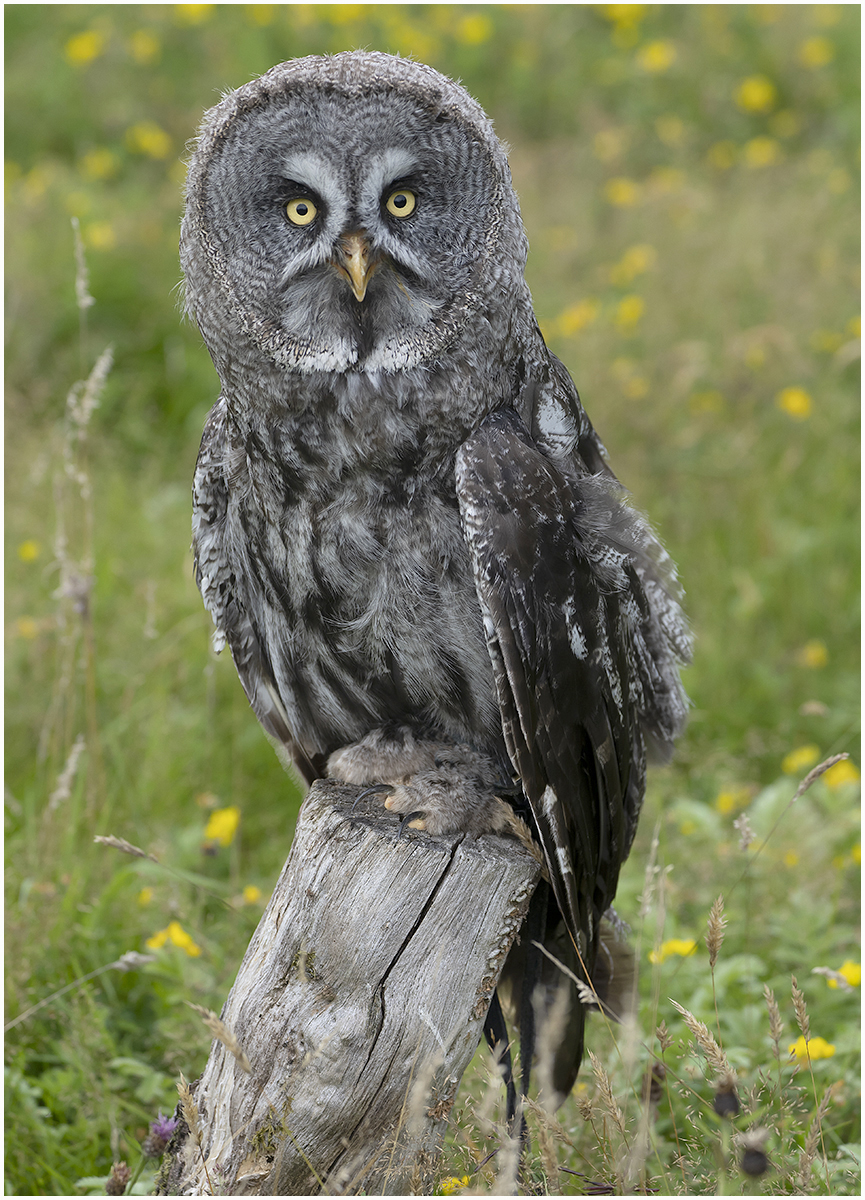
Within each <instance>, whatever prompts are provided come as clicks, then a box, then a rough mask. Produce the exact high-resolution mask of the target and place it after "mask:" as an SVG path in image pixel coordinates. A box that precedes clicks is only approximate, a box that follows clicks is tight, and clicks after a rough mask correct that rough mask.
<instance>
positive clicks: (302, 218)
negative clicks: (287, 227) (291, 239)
mask: <svg viewBox="0 0 865 1200" xmlns="http://www.w3.org/2000/svg"><path fill="white" fill-rule="evenodd" d="M285 215H286V216H287V217H288V219H289V221H291V223H292V225H311V224H312V222H313V221H314V220H315V218H316V217H317V216H318V209H317V208H316V206H315V205H314V204H313V202H312V201H311V200H310V199H309V197H308V196H297V197H295V199H294V200H289V202H288V204H286V206H285Z"/></svg>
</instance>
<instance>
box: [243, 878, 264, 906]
mask: <svg viewBox="0 0 865 1200" xmlns="http://www.w3.org/2000/svg"><path fill="white" fill-rule="evenodd" d="M260 899H261V888H260V887H256V886H255V884H254V883H248V884H247V885H246V887H245V888H244V889H243V903H244V904H258V902H259V900H260Z"/></svg>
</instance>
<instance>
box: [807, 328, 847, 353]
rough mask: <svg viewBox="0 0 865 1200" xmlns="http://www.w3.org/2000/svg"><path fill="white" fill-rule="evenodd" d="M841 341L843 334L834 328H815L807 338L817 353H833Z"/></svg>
mask: <svg viewBox="0 0 865 1200" xmlns="http://www.w3.org/2000/svg"><path fill="white" fill-rule="evenodd" d="M843 341H844V336H843V334H840V333H836V331H835V330H834V329H815V330H814V332H813V333H812V334H811V336H810V337H809V338H808V344H809V345H810V347H811V349H812V350H816V351H817V352H818V353H819V354H834V353H835V351H836V350H837V349H838V347H839V346H840V345H841V344H842V343H843Z"/></svg>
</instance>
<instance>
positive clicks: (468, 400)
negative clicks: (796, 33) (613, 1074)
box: [181, 51, 689, 1094]
mask: <svg viewBox="0 0 865 1200" xmlns="http://www.w3.org/2000/svg"><path fill="white" fill-rule="evenodd" d="M527 250H528V243H527V239H526V234H525V231H524V228H523V224H522V221H521V218H520V209H519V204H518V201H517V197H516V195H515V193H514V189H513V186H512V183H511V177H510V172H509V168H508V163H507V157H506V153H505V150H504V148H503V146H502V144H501V143H500V141H499V140H498V138H497V137H496V135H495V133H494V132H493V127H492V124H491V122H490V121H489V119H488V118H487V116H486V115H485V113H484V112H483V110H482V109H481V108H480V107H479V105H478V104H477V103H476V102H475V101H474V100H473V99H472V98H471V97H470V96H469V95H468V93H467V92H466V91H465V90H464V89H463V88H462V87H460V86H459V85H457V84H456V83H454V82H452V81H451V80H449V79H447V78H445V77H444V76H442V75H440V74H439V73H438V72H436V71H434V70H432V69H431V68H430V67H427V66H424V65H422V64H420V63H417V62H413V61H409V60H406V59H401V58H396V57H391V56H389V55H386V54H381V53H374V52H363V51H352V52H349V53H342V54H337V55H334V56H329V57H310V58H303V59H298V60H294V61H290V62H286V63H282V64H281V65H279V66H276V67H274V68H273V69H272V70H270V71H268V72H267V73H266V74H265V75H263V76H262V77H261V78H259V79H256V80H254V81H253V82H251V83H248V84H246V85H244V86H243V87H241V88H239V89H238V90H237V91H234V92H232V93H230V94H228V95H227V96H226V97H225V98H224V99H223V100H222V101H221V103H219V104H217V105H216V106H215V107H214V108H212V109H211V110H210V111H209V112H208V113H207V114H206V116H205V119H204V122H203V124H202V127H201V130H200V135H199V138H198V141H197V144H196V147H195V150H194V152H193V154H192V157H191V161H190V164H189V172H188V181H187V190H186V208H185V215H184V218H183V226H182V235H181V260H182V265H183V270H184V275H185V303H186V309H187V311H188V313H189V314H190V315H191V317H192V318H193V319H194V321H195V322H196V323H197V325H198V327H199V329H200V330H201V333H202V335H203V338H204V341H205V343H206V345H207V347H208V350H209V351H210V354H211V356H212V358H213V362H214V364H215V366H216V369H217V371H218V374H219V378H220V382H221V392H220V396H219V399H218V401H217V403H216V405H215V407H214V408H213V409H212V411H211V413H210V415H209V417H208V419H207V422H206V425H205V428H204V436H203V439H202V443H201V451H200V454H199V457H198V462H197V467H196V471H195V480H194V489H193V501H194V516H193V547H194V554H195V571H196V579H197V583H198V586H199V589H200V591H201V594H202V597H203V600H204V604H205V606H206V608H207V609H208V610H209V612H210V613H211V615H212V617H213V621H214V623H215V626H216V632H215V634H214V642H215V645H216V647H217V649H219V648H221V647H222V646H223V645H225V643H227V644H228V646H229V647H230V650H231V654H232V657H233V660H234V663H235V666H236V668H237V672H238V674H239V676H240V680H241V683H242V684H243V687H244V689H245V690H246V694H247V696H248V698H249V701H250V704H251V706H252V708H253V710H254V711H255V714H256V716H257V717H258V719H259V721H260V722H261V724H262V725H263V727H264V729H265V730H266V731H267V733H268V734H269V735H270V737H271V738H272V739H273V740H274V741H275V743H276V744H277V746H278V747H279V748H281V749H282V750H283V751H284V754H285V756H286V757H287V758H288V759H289V760H290V761H291V763H293V764H294V767H295V768H296V770H297V771H298V772H299V773H300V775H301V776H303V778H304V779H305V780H307V781H308V782H312V781H313V780H315V779H317V778H321V777H325V776H330V777H334V778H337V779H341V780H344V781H346V782H349V783H354V784H365V785H367V786H369V787H370V788H374V789H375V790H376V791H377V792H380V793H381V796H382V799H383V802H384V804H385V805H386V806H387V807H389V808H390V809H391V810H392V811H394V812H397V813H399V814H401V815H403V816H404V817H407V818H410V820H411V823H412V824H413V825H414V826H416V827H423V828H426V830H427V831H428V832H429V833H430V834H431V835H436V834H440V833H444V832H450V831H454V830H462V831H464V832H465V833H466V834H468V835H477V834H480V833H483V832H484V831H496V830H506V829H507V828H508V827H509V822H510V821H511V820H512V818H513V815H514V814H516V815H518V816H520V817H521V818H523V819H524V820H525V822H526V823H527V824H528V825H529V827H530V829H531V831H532V836H533V837H534V838H535V839H536V841H537V844H538V845H539V846H540V849H541V851H542V854H543V858H544V861H545V864H546V871H547V874H548V876H549V881H550V882H549V887H550V889H551V896H550V899H549V904H548V907H547V910H546V912H545V913H542V914H541V917H540V936H541V938H542V939H543V940H546V941H547V942H548V943H549V944H553V945H556V946H558V947H559V948H560V951H559V953H560V954H561V953H564V951H563V950H562V949H561V948H562V947H564V948H565V949H566V950H567V954H566V956H565V957H566V960H567V961H569V962H571V963H572V966H573V970H574V971H575V973H576V975H577V976H578V978H579V979H581V980H582V981H583V982H584V984H585V985H586V987H588V988H589V990H590V991H591V990H593V989H595V988H596V984H597V980H598V979H599V978H600V977H601V976H602V975H603V974H604V972H605V969H606V968H605V964H604V962H602V961H601V959H602V957H603V953H599V946H601V940H602V939H601V923H602V919H603V917H604V914H605V913H606V912H607V911H608V910H609V908H610V906H611V904H612V901H613V897H614V895H615V891H616V884H617V880H618V876H619V870H620V867H621V865H622V862H623V860H624V859H625V857H626V856H627V854H628V852H629V850H630V847H631V844H632V841H633V838H634V831H635V827H636V824H637V818H638V814H639V811H640V806H641V803H642V799H643V793H644V788H645V775H646V762H647V756H648V755H649V754H654V756H655V757H656V758H663V757H665V756H666V755H667V754H668V753H669V751H670V748H671V746H672V743H673V740H674V738H675V736H676V734H677V733H678V732H679V730H680V728H681V726H682V724H683V721H684V717H685V713H686V699H685V696H684V693H683V691H682V686H681V683H680V678H679V666H680V665H681V664H682V663H683V662H685V661H687V659H688V656H689V634H688V630H687V627H686V623H685V620H684V618H683V615H682V611H681V607H680V597H679V590H678V585H677V583H676V576H675V571H674V569H673V566H672V564H671V562H670V560H669V558H668V556H667V554H666V553H665V552H664V550H663V549H662V548H661V545H660V544H659V542H658V540H657V539H656V537H655V535H654V534H653V532H652V531H651V529H650V527H649V525H648V524H647V522H646V521H645V519H644V518H643V517H642V516H641V515H640V514H639V513H638V512H636V511H635V510H634V509H633V508H632V507H630V505H629V504H628V502H627V500H626V498H625V496H624V493H623V490H622V488H621V487H620V485H619V484H618V482H617V480H616V478H615V476H614V475H613V473H612V471H611V470H610V467H609V466H608V464H607V457H606V452H605V450H604V448H603V446H602V444H601V442H600V440H599V438H598V435H597V434H596V433H595V431H594V429H593V427H592V424H591V422H590V421H589V418H588V417H587V415H586V413H585V411H584V409H583V408H582V405H581V403H580V400H579V397H578V395H577V391H576V389H575V387H574V384H573V383H572V381H571V378H570V376H569V374H568V372H567V371H566V369H565V368H564V366H563V365H562V364H561V362H559V360H558V359H557V358H556V357H555V356H554V355H553V354H551V353H550V351H549V350H548V349H547V347H546V345H545V344H544V340H543V337H542V336H541V333H540V330H539V328H538V324H537V321H536V319H535V316H534V312H533V308H532V300H531V296H530V294H529V290H528V287H527V285H526V282H525V279H524V268H525V264H526V256H527ZM523 941H524V942H525V941H526V939H525V938H524V939H523ZM568 955H569V956H570V957H569V958H568ZM513 957H514V962H513V963H512V964H511V974H512V975H514V973H515V974H516V977H517V983H516V986H515V987H514V988H513V989H512V990H513V991H514V992H515V993H517V994H518V993H519V992H520V982H519V976H520V974H521V973H522V974H525V972H526V971H527V970H529V967H528V966H527V958H526V954H525V947H523V950H522V958H521V959H519V958H517V957H516V956H513ZM545 969H546V968H545ZM534 970H535V973H536V974H541V975H542V974H543V972H539V971H538V968H537V966H535V968H534ZM545 978H546V977H545ZM582 995H583V997H584V998H585V996H586V991H585V989H583V990H582ZM524 1007H530V1006H524ZM491 1011H493V1010H491ZM496 1019H497V1018H496ZM491 1020H492V1018H491ZM583 1020H584V1006H583V1004H582V1003H581V1002H580V1001H579V999H578V997H577V996H576V995H575V997H574V1005H573V1008H572V1014H571V1019H570V1022H569V1025H568V1028H567V1030H566V1033H565V1035H564V1036H563V1038H562V1045H561V1046H560V1047H559V1053H558V1058H557V1074H556V1086H557V1087H558V1088H559V1090H560V1093H561V1094H564V1093H565V1092H566V1091H567V1090H569V1088H570V1086H571V1085H572V1083H573V1080H574V1078H575V1077H576V1071H577V1069H578V1067H579V1061H580V1057H581V1054H582V1049H583V1036H584V1030H583Z"/></svg>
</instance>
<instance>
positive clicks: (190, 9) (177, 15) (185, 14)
mask: <svg viewBox="0 0 865 1200" xmlns="http://www.w3.org/2000/svg"><path fill="white" fill-rule="evenodd" d="M213 9H214V5H213V4H175V5H174V19H175V21H176V22H177V24H178V25H201V24H203V23H204V22H205V21H207V20H209V19H210V16H211V14H212V12H213Z"/></svg>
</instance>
